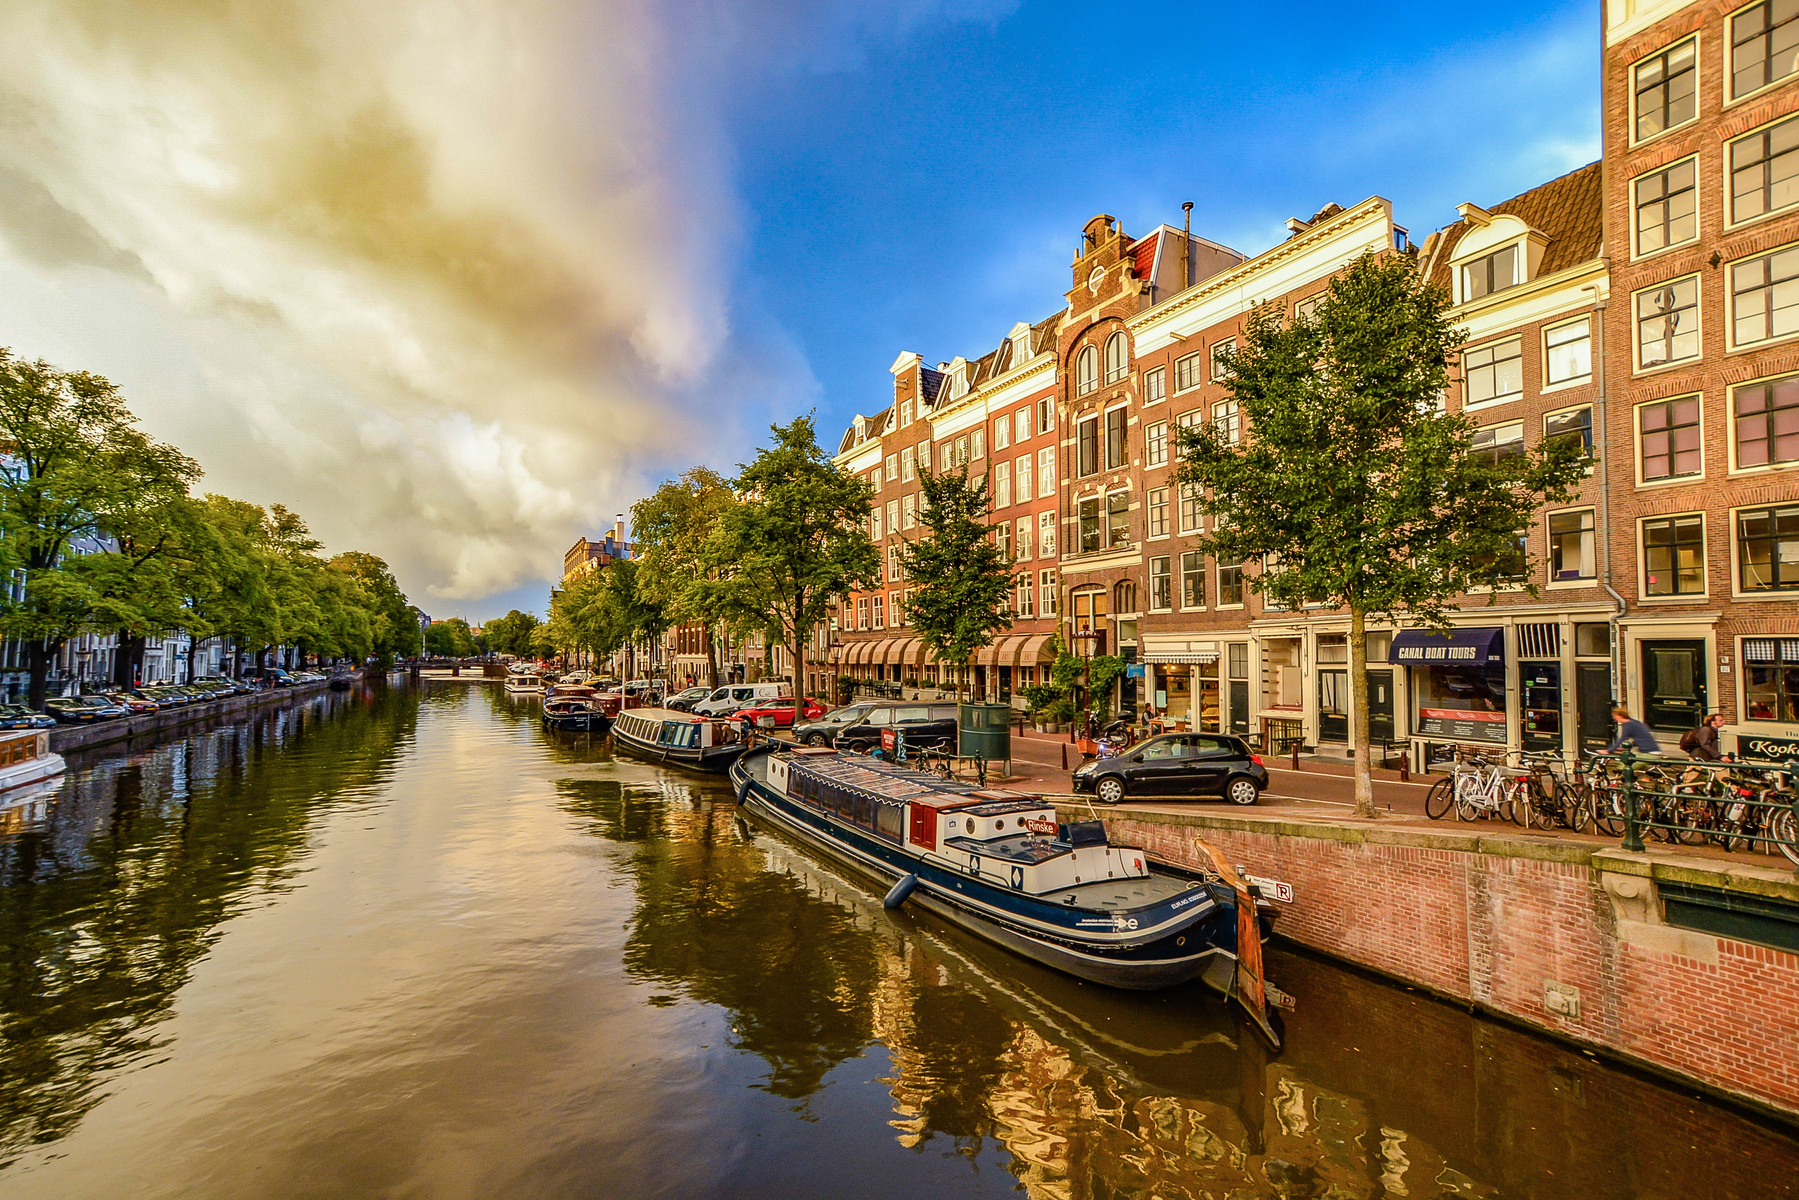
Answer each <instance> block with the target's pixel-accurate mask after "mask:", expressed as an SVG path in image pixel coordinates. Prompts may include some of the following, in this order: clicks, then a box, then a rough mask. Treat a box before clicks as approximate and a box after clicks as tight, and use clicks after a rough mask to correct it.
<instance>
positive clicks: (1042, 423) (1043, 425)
mask: <svg viewBox="0 0 1799 1200" xmlns="http://www.w3.org/2000/svg"><path fill="white" fill-rule="evenodd" d="M1055 427H1056V400H1055V397H1054V396H1045V397H1043V399H1041V400H1039V401H1037V432H1038V433H1048V432H1049V431H1050V430H1052V429H1054V428H1055Z"/></svg>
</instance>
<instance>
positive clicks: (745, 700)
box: [688, 683, 782, 717]
mask: <svg viewBox="0 0 1799 1200" xmlns="http://www.w3.org/2000/svg"><path fill="white" fill-rule="evenodd" d="M781 687H782V685H781V684H778V683H727V684H725V685H724V686H723V687H719V688H714V689H712V694H711V695H710V696H707V697H706V698H705V699H704V700H701V701H699V702H698V703H696V704H695V705H694V706H693V707H692V708H691V709H689V710H688V711H690V712H696V713H700V714H701V715H703V716H708V717H728V716H730V715H731V714H732V713H734V712H736V711H737V710H738V709H740V708H744V707H746V706H747V705H751V704H760V703H761V702H763V701H765V700H778V699H780V697H781Z"/></svg>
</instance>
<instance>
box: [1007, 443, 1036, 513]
mask: <svg viewBox="0 0 1799 1200" xmlns="http://www.w3.org/2000/svg"><path fill="white" fill-rule="evenodd" d="M1035 490H1036V485H1035V484H1034V483H1033V482H1032V480H1031V456H1030V455H1029V454H1020V455H1019V456H1018V457H1017V458H1016V459H1014V460H1013V462H1012V503H1014V504H1024V503H1026V502H1027V501H1029V500H1030V499H1031V497H1030V496H1028V495H1026V494H1025V493H1027V492H1032V491H1035Z"/></svg>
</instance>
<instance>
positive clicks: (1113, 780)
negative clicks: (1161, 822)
mask: <svg viewBox="0 0 1799 1200" xmlns="http://www.w3.org/2000/svg"><path fill="white" fill-rule="evenodd" d="M1267 786H1268V768H1267V767H1264V766H1263V765H1262V759H1261V757H1260V756H1259V755H1256V754H1253V753H1251V752H1250V749H1249V746H1248V745H1247V744H1245V743H1244V742H1243V741H1242V740H1241V739H1239V738H1234V737H1231V736H1230V735H1228V734H1220V733H1165V734H1162V735H1161V736H1160V737H1152V738H1150V739H1149V740H1148V741H1145V742H1139V743H1138V744H1137V745H1135V746H1132V747H1131V748H1130V749H1128V750H1126V751H1125V752H1124V753H1123V754H1120V755H1118V756H1116V757H1114V758H1102V759H1100V760H1099V761H1097V762H1090V763H1084V764H1082V765H1081V766H1079V767H1077V768H1076V769H1075V772H1074V790H1075V791H1077V792H1088V793H1091V794H1092V795H1093V796H1094V797H1096V798H1097V799H1098V800H1099V802H1100V803H1101V804H1117V803H1118V802H1119V801H1120V800H1123V799H1124V798H1125V797H1126V796H1223V797H1224V798H1225V799H1226V800H1229V801H1230V802H1231V803H1232V804H1254V803H1255V802H1256V799H1257V798H1258V797H1260V796H1261V794H1262V789H1263V788H1265V787H1267Z"/></svg>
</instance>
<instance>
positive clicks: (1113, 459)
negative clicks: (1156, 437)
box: [1106, 408, 1130, 471]
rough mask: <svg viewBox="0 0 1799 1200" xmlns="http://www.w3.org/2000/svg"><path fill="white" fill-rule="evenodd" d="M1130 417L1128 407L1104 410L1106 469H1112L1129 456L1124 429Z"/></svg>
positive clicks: (1116, 467)
mask: <svg viewBox="0 0 1799 1200" xmlns="http://www.w3.org/2000/svg"><path fill="white" fill-rule="evenodd" d="M1129 418H1130V409H1128V408H1110V409H1107V410H1106V470H1108V471H1114V470H1117V469H1118V468H1119V467H1122V466H1123V465H1124V464H1125V461H1126V460H1127V459H1128V458H1129V457H1130V454H1129V452H1128V451H1127V449H1126V447H1125V440H1124V439H1125V436H1126V435H1125V430H1126V427H1127V424H1128V421H1129Z"/></svg>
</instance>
